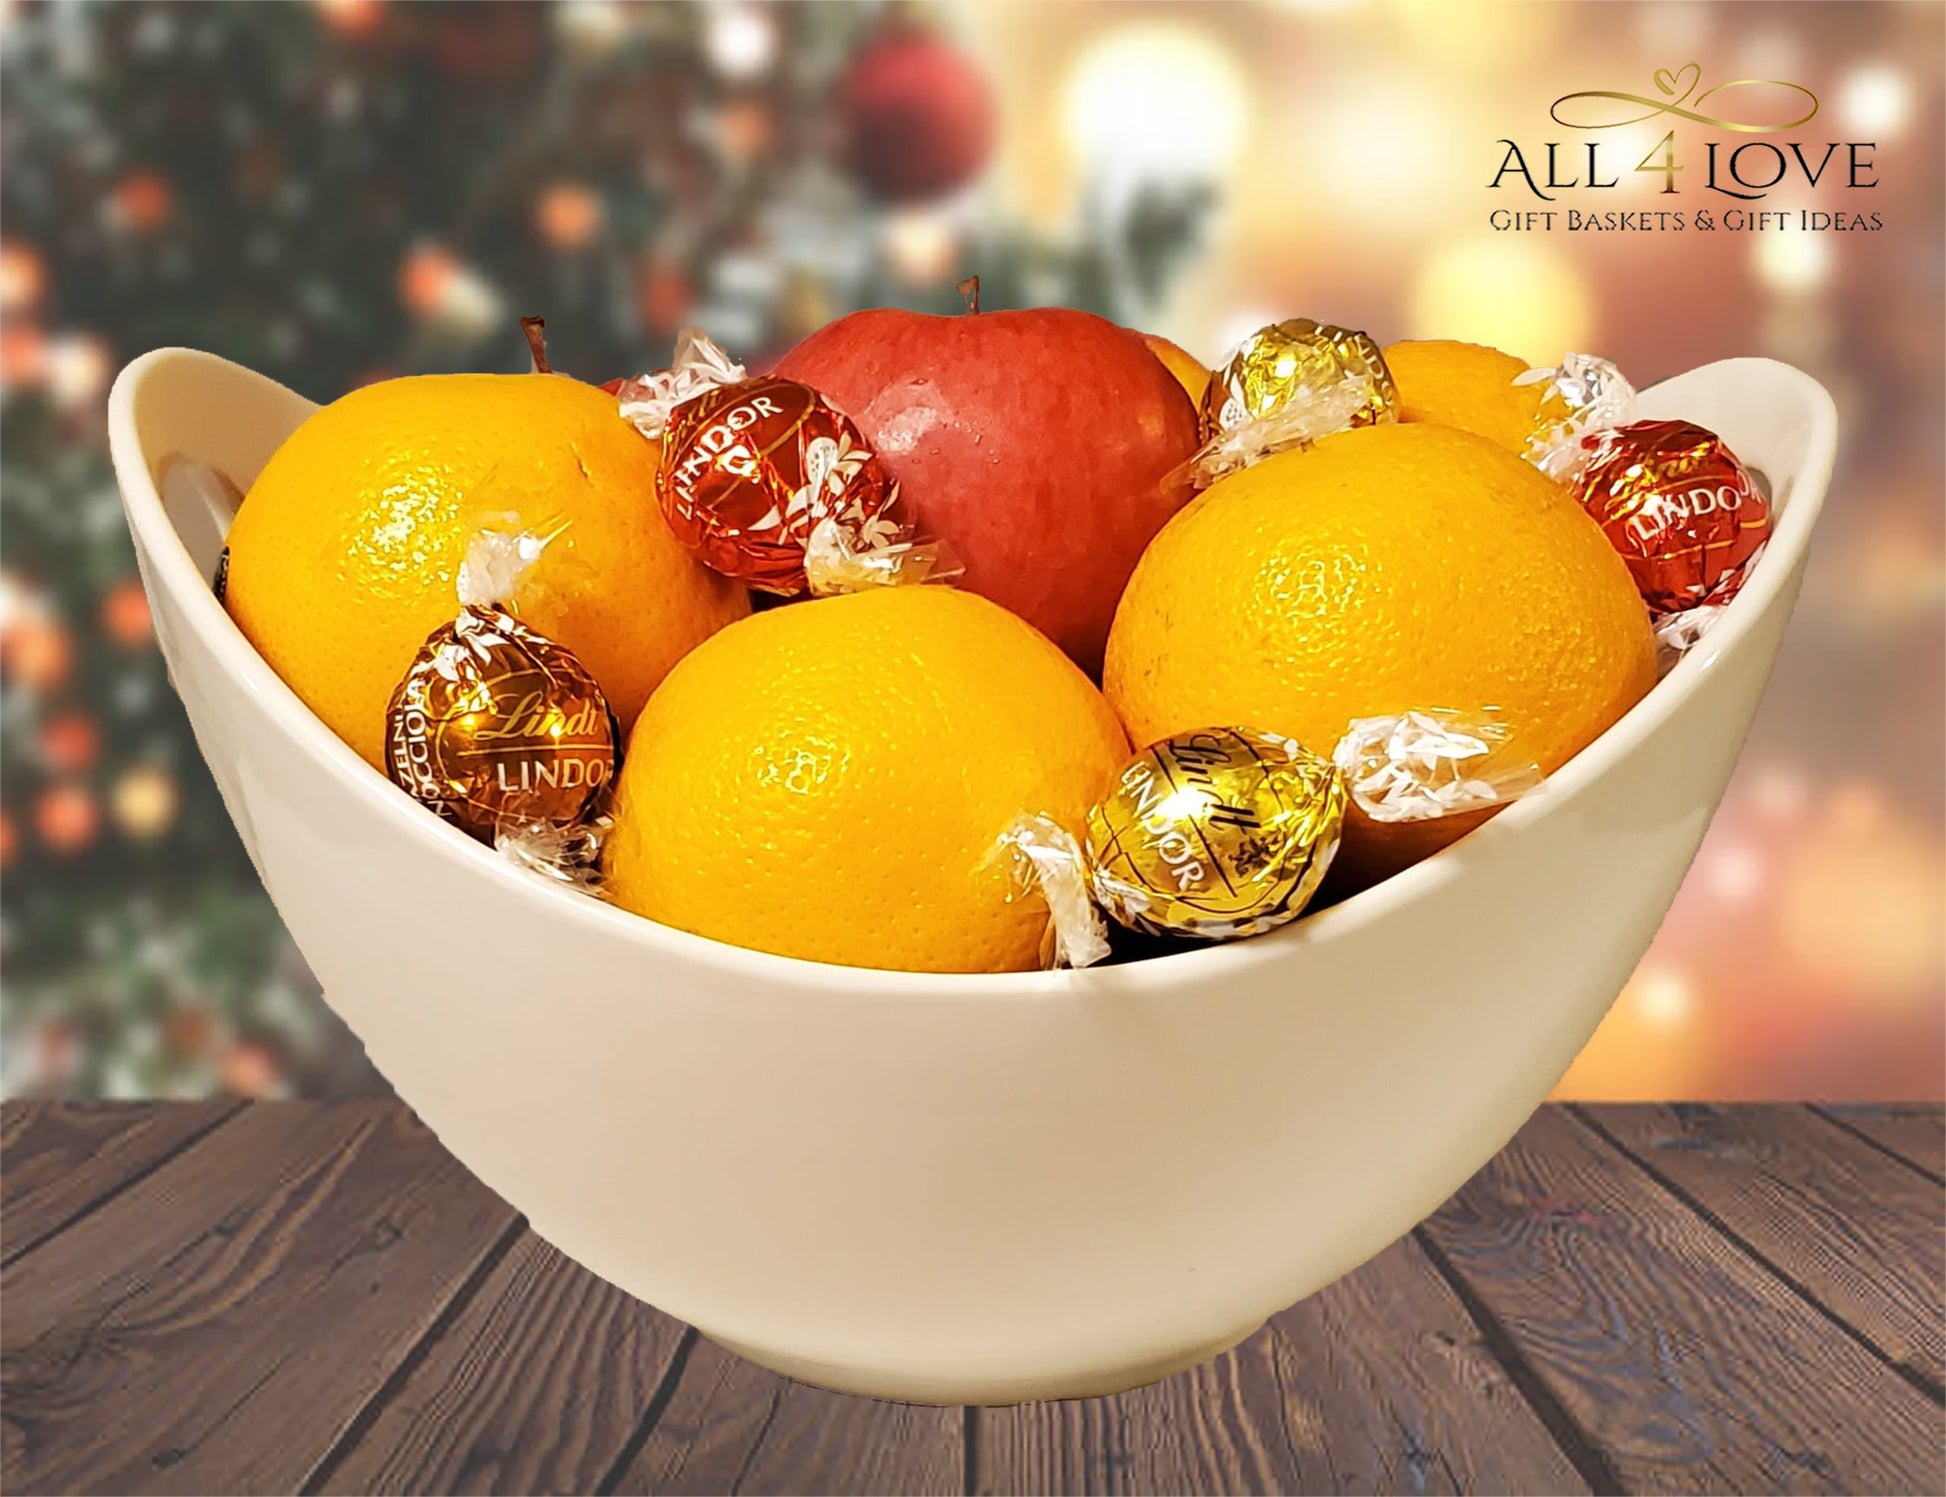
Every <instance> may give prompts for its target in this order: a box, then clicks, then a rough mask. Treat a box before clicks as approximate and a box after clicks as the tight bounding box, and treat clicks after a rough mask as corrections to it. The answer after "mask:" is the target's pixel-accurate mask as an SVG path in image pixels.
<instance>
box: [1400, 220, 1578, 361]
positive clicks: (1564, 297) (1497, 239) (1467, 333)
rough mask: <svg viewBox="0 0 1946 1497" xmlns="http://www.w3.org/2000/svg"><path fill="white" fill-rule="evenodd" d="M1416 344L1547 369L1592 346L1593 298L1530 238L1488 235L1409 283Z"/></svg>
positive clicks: (1450, 249)
mask: <svg viewBox="0 0 1946 1497" xmlns="http://www.w3.org/2000/svg"><path fill="white" fill-rule="evenodd" d="M1410 325H1411V333H1412V336H1413V337H1415V338H1458V339H1461V340H1462V341H1464V342H1468V343H1485V344H1489V345H1490V346H1492V347H1494V348H1500V349H1505V350H1506V351H1507V352H1508V353H1511V354H1515V355H1517V356H1518V357H1520V358H1523V359H1525V360H1527V362H1528V363H1530V364H1535V365H1544V364H1552V363H1554V362H1556V361H1557V360H1558V359H1559V358H1560V356H1561V355H1562V354H1563V353H1564V352H1567V351H1569V350H1584V349H1590V348H1592V347H1593V346H1594V343H1595V336H1596V328H1595V313H1594V298H1593V296H1592V294H1591V293H1590V291H1589V287H1588V283H1587V281H1586V279H1585V278H1584V277H1583V276H1582V274H1581V272H1580V271H1579V270H1578V269H1576V267H1575V264H1574V262H1573V261H1572V260H1570V259H1568V258H1567V256H1566V255H1564V254H1563V253H1562V252H1561V251H1559V250H1557V249H1554V248H1553V247H1552V246H1550V245H1549V244H1548V243H1546V242H1545V241H1544V240H1541V239H1539V238H1535V237H1531V236H1514V235H1508V234H1499V235H1488V236H1484V237H1473V238H1468V239H1462V240H1458V241H1456V242H1454V243H1451V244H1447V245H1444V246H1442V247H1441V248H1439V249H1438V250H1435V251H1434V252H1433V254H1432V255H1431V257H1430V258H1429V259H1427V261H1426V262H1425V264H1424V265H1422V266H1421V267H1420V269H1419V272H1418V275H1417V276H1416V277H1415V278H1414V280H1413V286H1412V302H1411V317H1410Z"/></svg>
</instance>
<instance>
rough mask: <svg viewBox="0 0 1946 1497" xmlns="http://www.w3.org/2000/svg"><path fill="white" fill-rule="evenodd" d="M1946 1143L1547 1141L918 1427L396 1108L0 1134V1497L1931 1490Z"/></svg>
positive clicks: (123, 1120)
mask: <svg viewBox="0 0 1946 1497" xmlns="http://www.w3.org/2000/svg"><path fill="white" fill-rule="evenodd" d="M1942 1127H1943V1125H1942V1116H1941V1111H1940V1109H1939V1108H1936V1107H1785V1106H1776V1107H1727V1106H1722V1107H1706V1106H1668V1107H1663V1106H1632V1107H1580V1106H1576V1107H1565V1108H1563V1107H1550V1108H1546V1109H1544V1110H1543V1111H1542V1112H1540V1113H1539V1114H1538V1115H1537V1116H1536V1117H1535V1118H1534V1119H1533V1121H1532V1122H1530V1123H1529V1124H1528V1125H1527V1127H1526V1128H1525V1129H1523V1130H1522V1131H1521V1133H1520V1136H1519V1137H1518V1138H1516V1139H1515V1140H1514V1142H1513V1143H1512V1144H1511V1145H1509V1146H1508V1148H1507V1149H1506V1150H1505V1151H1504V1152H1503V1153H1501V1154H1500V1156H1499V1157H1498V1158H1496V1159H1495V1160H1494V1161H1493V1162H1492V1163H1491V1164H1490V1165H1488V1166H1487V1168H1486V1169H1484V1170H1482V1171H1481V1172H1480V1174H1479V1175H1478V1176H1476V1177H1475V1178H1474V1179H1473V1180H1472V1181H1471V1182H1469V1183H1468V1184H1467V1185H1466V1187H1465V1188H1464V1189H1462V1190H1461V1191H1460V1192H1459V1194H1458V1195H1456V1196H1454V1198H1453V1199H1452V1200H1451V1201H1450V1202H1448V1203H1447V1204H1446V1206H1445V1207H1444V1208H1442V1209H1441V1210H1440V1211H1439V1213H1438V1214H1437V1215H1435V1216H1433V1217H1432V1218H1431V1219H1430V1220H1428V1221H1427V1222H1426V1223H1425V1224H1424V1225H1423V1226H1421V1227H1419V1228H1417V1229H1416V1230H1415V1231H1413V1232H1412V1233H1411V1234H1410V1235H1409V1236H1407V1237H1406V1238H1404V1239H1403V1240H1401V1241H1400V1242H1398V1243H1396V1244H1394V1245H1393V1246H1392V1247H1391V1248H1389V1249H1388V1250H1386V1251H1385V1252H1384V1253H1382V1254H1380V1255H1379V1256H1378V1257H1377V1258H1375V1259H1374V1260H1372V1262H1370V1263H1368V1264H1366V1265H1365V1266H1364V1267H1363V1268H1361V1269H1359V1270H1358V1271H1357V1272H1355V1273H1353V1274H1351V1275H1350V1276H1349V1277H1347V1278H1345V1279H1344V1280H1342V1281H1340V1282H1339V1283H1337V1284H1334V1285H1333V1286H1331V1287H1330V1288H1329V1289H1326V1290H1324V1291H1323V1292H1322V1293H1320V1294H1317V1295H1315V1296H1313V1297H1312V1298H1311V1299H1309V1300H1307V1301H1305V1302H1304V1303H1302V1304H1300V1305H1296V1306H1294V1307H1293V1308H1291V1309H1289V1310H1287V1311H1285V1312H1284V1313H1283V1314H1281V1315H1278V1316H1276V1317H1275V1318H1274V1319H1273V1320H1272V1321H1271V1322H1270V1324H1269V1325H1268V1326H1266V1327H1265V1329H1264V1330H1263V1331H1262V1332H1260V1333H1259V1334H1258V1335H1256V1336H1255V1337H1253V1338H1252V1339H1250V1340H1249V1341H1247V1342H1245V1343H1244V1344H1243V1345H1242V1346H1241V1347H1239V1348H1237V1349H1236V1350H1235V1351H1233V1352H1231V1353H1229V1354H1227V1355H1225V1356H1223V1357H1221V1358H1219V1359H1218V1360H1217V1361H1215V1362H1213V1363H1211V1364H1209V1365H1207V1366H1205V1367H1202V1368H1198V1369H1196V1370H1194V1371H1192V1372H1188V1373H1184V1374H1182V1375H1180V1376H1177V1377H1173V1378H1170V1379H1169V1380H1168V1381H1166V1382H1163V1383H1159V1384H1157V1385H1155V1386H1154V1387H1150V1388H1145V1389H1141V1390H1139V1391H1137V1392H1133V1393H1127V1394H1123V1395H1120V1396H1119V1397H1115V1398H1104V1399H1095V1400H1091V1401H1087V1402H1076V1403H1042V1404H1025V1405H1021V1406H1019V1407H1015V1408H999V1409H935V1408H924V1407H918V1406H915V1405H907V1404H893V1403H878V1402H873V1401H871V1400H868V1399H858V1398H847V1397H844V1396H841V1395H839V1394H834V1393H826V1392H823V1391H821V1390H819V1389H816V1388H810V1387H806V1386H804V1385H802V1384H797V1383H792V1382H790V1381H788V1380H786V1379H784V1378H781V1377H777V1376H775V1375H774V1374H771V1373H768V1372H764V1371H762V1370H760V1369H758V1368H756V1367H753V1366H751V1365H750V1364H748V1363H746V1362H742V1361H740V1360H738V1359H737V1358H735V1357H733V1356H731V1355H730V1354H728V1353H727V1352H724V1351H721V1350H720V1349H718V1348H717V1347H716V1346H714V1345H713V1344H712V1343H710V1342H709V1341H706V1340H703V1339H701V1338H700V1337H698V1336H697V1335H696V1333H695V1332H694V1331H691V1330H689V1329H688V1328H686V1327H684V1326H683V1325H681V1324H680V1323H678V1322H676V1321H674V1320H671V1319H670V1318H669V1317H667V1316H665V1315H662V1314H660V1313H658V1312H657V1311H655V1310H652V1309H650V1308H649V1307H648V1306H647V1305H644V1304H641V1303H639V1302H637V1301H635V1300H633V1299H630V1298H629V1297H628V1296H626V1295H624V1294H622V1293H621V1292H620V1291H618V1290H616V1289H613V1288H611V1287H609V1286H608V1285H606V1284H604V1283H603V1282H602V1281H601V1280H599V1279H597V1278H595V1277H594V1276H593V1275H591V1274H589V1273H586V1272H584V1271H583V1270H581V1269H580V1268H577V1267H576V1266H575V1265H574V1264H573V1263H570V1262H569V1261H567V1260H566V1259H564V1258H563V1257H562V1256H561V1255H560V1254H558V1253H556V1252H555V1251H554V1250H553V1249H552V1248H550V1247H548V1246H547V1244H545V1243H544V1242H542V1241H541V1240H540V1239H539V1238H537V1237H535V1236H534V1235H533V1234H532V1233H531V1232H530V1231H528V1230H527V1227H526V1224H525V1223H524V1222H523V1221H522V1220H521V1219H520V1217H519V1215H518V1214H517V1213H516V1212H514V1211H513V1210H512V1209H511V1208H510V1207H508V1206H507V1205H506V1204H505V1203H504V1202H502V1201H501V1200H499V1199H498V1198H497V1197H496V1196H494V1195H493V1193H492V1192H491V1191H489V1190H487V1189H486V1188H485V1187H484V1186H482V1185H481V1184H480V1183H479V1182H478V1181H476V1180H474V1179H473V1178H472V1177H471V1176H470V1175H468V1174H467V1173H466V1171H465V1170H463V1169H461V1168H460V1167H459V1165H458V1164H456V1163H455V1162H454V1161H453V1160H452V1158H451V1157H450V1156H449V1155H447V1154H446V1152H445V1151H444V1150H443V1149H441V1148H440V1146H439V1144H438V1142H437V1141H436V1140H435V1139H434V1138H433V1136H432V1135H431V1134H430V1133H429V1132H428V1131H427V1130H426V1129H425V1128H424V1127H423V1126H421V1125H420V1124H419V1123H418V1122H417V1121H416V1120H415V1119H414V1118H413V1117H412V1115H411V1114H410V1113H409V1112H408V1111H407V1110H406V1109H405V1108H403V1107H402V1106H400V1105H398V1104H396V1103H392V1102H357V1103H339V1104H323V1103H301V1102H280V1103H258V1104H252V1105H245V1104H239V1103H236V1102H228V1101H223V1102H210V1103H177V1104H161V1105H122V1106H58V1105H50V1104H20V1103H10V1104H8V1105H7V1106H6V1107H5V1109H4V1112H3V1113H0V1197H3V1198H0V1230H3V1231H4V1244H3V1246H4V1252H3V1253H0V1261H3V1262H4V1269H0V1343H3V1345H4V1374H5V1383H4V1390H0V1391H3V1392H4V1404H3V1405H0V1418H3V1420H4V1459H3V1462H0V1478H3V1479H4V1486H5V1489H6V1490H7V1491H9V1492H29V1491H31V1492H42V1491H68V1490H76V1491H98V1492H298V1491H303V1492H453V1491H469V1492H471V1491H481V1492H487V1491H492V1492H768V1491H785V1492H791V1491H797V1492H961V1491H964V1492H969V1493H971V1492H982V1493H989V1492H990V1493H1002V1492H1029V1493H1032V1492H1071V1491H1072V1492H1082V1491H1087V1492H1243V1491H1250V1492H1258V1491H1342V1490H1350V1491H1359V1490H1374V1489H1376V1490H1391V1491H1397V1490H1406V1491H1415V1492H1417V1491H1438V1492H1446V1491H1455V1490H1466V1491H1502V1492H1515V1491H1517V1492H1574V1491H1585V1490H1590V1489H1592V1490H1595V1491H1610V1492H1612V1491H1652V1490H1653V1491H1662V1490H1683V1491H1690V1490H1696V1491H1703V1490H1708V1491H1738V1492H1783V1491H1792V1492H1796V1491H1809V1492H1825V1491H1858V1492H1922V1493H1936V1492H1940V1491H1942V1490H1946V1457H1943V1456H1942V1399H1941V1378H1942V1370H1943V1369H1942V1362H1946V1282H1943V1281H1946V1256H1943V1248H1942V1243H1943V1242H1946V1239H1943V1238H1942V1231H1941V1227H1942V1210H1946V1189H1943V1188H1942V1179H1943V1178H1946V1157H1943V1156H1946V1132H1943V1131H1942Z"/></svg>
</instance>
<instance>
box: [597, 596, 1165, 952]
mask: <svg viewBox="0 0 1946 1497" xmlns="http://www.w3.org/2000/svg"><path fill="white" fill-rule="evenodd" d="M1127 753H1128V746H1127V742H1126V740H1125V739H1124V738H1123V737H1122V730H1121V728H1120V726H1119V725H1118V724H1117V723H1116V721H1115V714H1114V713H1113V712H1111V711H1110V710H1109V708H1108V704H1107V703H1106V702H1105V701H1104V700H1103V699H1102V696H1101V693H1100V692H1098V691H1096V690H1095V688H1094V686H1093V685H1092V684H1091V683H1090V682H1089V680H1088V678H1087V677H1086V676H1084V675H1082V673H1081V672H1080V671H1079V670H1078V669H1077V668H1076V667H1075V666H1074V665H1073V664H1072V663H1071V662H1070V661H1069V660H1068V658H1067V657H1066V656H1065V655H1063V654H1062V653H1061V652H1060V651H1059V650H1058V649H1056V648H1055V647H1054V645H1053V644H1051V643H1050V642H1049V641H1048V640H1047V638H1046V637H1045V636H1044V635H1042V634H1040V633H1038V632H1037V631H1036V630H1035V629H1033V628H1032V627H1031V626H1030V625H1028V624H1026V623H1023V622H1022V621H1021V620H1020V619H1018V618H1016V617H1014V615H1012V614H1010V613H1008V612H1007V611H1006V610H1005V609H1003V608H1001V607H999V606H998V605H997V604H994V603H989V602H987V601H986V599H984V598H981V597H977V596H975V595H974V594H972V593H962V592H958V591H955V590H953V589H951V588H945V587H938V586H926V587H920V586H907V587H892V588H879V589H874V590H873V591H870V592H864V593H854V594H851V595H849V596H844V597H836V598H824V599H819V600H816V601H813V602H808V603H797V604H792V605H791V606H789V607H786V608H777V609H772V610H770V611H768V612H764V613H759V614H755V615H753V616H752V617H751V618H749V619H746V620H745V621H744V622H742V623H740V624H736V625H734V626H732V627H731V628H728V629H725V630H724V631H723V632H722V633H721V634H719V635H717V636H716V637H715V638H714V639H712V640H710V641H709V642H708V643H707V644H705V645H703V646H701V647H700V648H699V649H697V650H696V651H695V653H693V654H692V655H690V656H689V657H688V658H687V659H686V660H684V661H683V662H682V664H681V665H679V666H677V667H676V668H675V670H673V671H671V672H670V673H669V678H668V680H666V681H664V682H663V683H662V686H661V688H660V689H659V690H658V691H657V692H656V694H655V695H654V696H653V697H652V698H650V700H649V705H648V709H647V710H646V711H644V712H643V714H642V717H641V720H640V721H639V722H637V723H636V725H635V733H634V736H633V737H632V738H630V740H629V744H628V753H627V756H626V758H625V759H624V761H623V764H622V770H621V774H620V777H619V782H618V792H617V800H616V807H615V828H614V831H613V832H612V833H611V835H610V838H609V841H608V846H607V849H606V853H605V857H604V866H605V869H606V873H607V888H608V893H609V895H610V897H611V898H613V899H614V901H615V902H616V903H617V904H620V905H622V906H623V907H624V908H626V909H631V910H634V911H635V912H636V913H637V914H641V915H646V916H648V917H649V918H650V919H651V920H659V921H661V922H663V923H664V924H666V925H674V926H677V927H680V928H681V929H683V930H688V931H694V932H695V933H696V934H698V935H704V936H711V937H714V938H715V939H717V940H719V941H728V942H731V943H732V944H734V945H738V946H747V947H751V948H754V949H756V950H759V951H771V952H776V953H778V954H779V955H782V956H795V957H805V958H808V959H810V960H813V961H823V962H838V963H842V964H844V965H847V966H854V967H887V968H897V969H903V970H906V971H916V972H1006V971H1019V970H1022V969H1026V968H1032V967H1035V966H1038V965H1039V956H1040V944H1041V937H1042V934H1043V933H1044V931H1045V930H1046V927H1047V908H1046V905H1045V904H1044V903H1043V902H1042V901H1041V900H1040V899H1038V898H1035V897H1025V898H1023V897H1019V896H1018V895H1016V893H1015V890H1014V886H1013V877H1012V873H1011V868H1010V863H1009V860H1008V859H1007V858H1006V857H1004V856H996V853H995V850H996V847H997V844H998V842H999V839H1000V836H1001V834H1002V833H1004V832H1005V831H1006V830H1007V828H1008V826H1009V825H1010V824H1011V823H1012V822H1013V820H1014V818H1015V817H1017V816H1019V815H1021V814H1023V813H1030V812H1043V813H1045V814H1047V815H1049V816H1052V817H1053V818H1054V819H1055V820H1057V821H1059V822H1060V823H1061V824H1062V825H1064V826H1066V827H1068V828H1070V829H1071V830H1077V831H1078V830H1079V829H1080V827H1081V826H1082V824H1083V819H1084V817H1085V816H1086V813H1087V810H1088V807H1089V806H1090V805H1091V804H1093V802H1094V801H1095V800H1096V799H1098V798H1099V797H1100V796H1101V795H1102V794H1103V793H1105V792H1106V791H1107V789H1108V787H1109V784H1110V781H1111V780H1112V779H1113V777H1114V775H1115V774H1116V772H1117V771H1118V770H1119V769H1120V768H1121V765H1122V763H1123V761H1124V760H1125V759H1126V757H1127Z"/></svg>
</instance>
